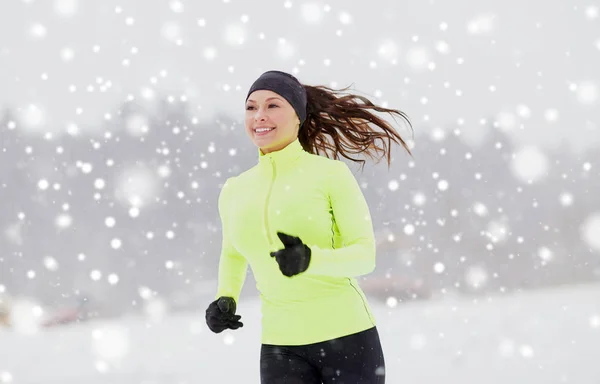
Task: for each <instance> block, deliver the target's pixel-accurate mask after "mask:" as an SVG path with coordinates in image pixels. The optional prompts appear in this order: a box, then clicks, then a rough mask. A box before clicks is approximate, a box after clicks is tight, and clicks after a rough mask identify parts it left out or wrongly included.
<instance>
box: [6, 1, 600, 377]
mask: <svg viewBox="0 0 600 384" xmlns="http://www.w3.org/2000/svg"><path fill="white" fill-rule="evenodd" d="M536 1H537V0H536ZM536 1H534V2H533V3H532V4H528V5H529V6H530V7H531V9H543V12H521V13H520V14H519V13H518V12H517V14H515V12H514V9H513V8H514V7H511V6H510V5H506V4H504V5H503V3H501V2H498V3H497V4H493V5H489V4H488V5H487V6H483V7H480V8H477V9H476V8H473V7H468V6H467V7H458V8H456V7H454V9H449V8H448V9H446V8H447V7H446V6H444V5H443V4H441V3H438V2H416V3H414V4H412V5H411V7H412V8H411V12H409V13H407V12H406V9H403V8H402V7H401V6H398V5H393V4H392V3H390V4H388V5H387V6H385V7H383V6H381V7H380V6H378V5H377V4H374V3H371V2H354V3H353V2H347V3H343V4H342V3H339V4H334V3H326V2H322V1H318V0H314V1H313V0H308V1H296V0H293V1H292V0H284V1H280V2H275V3H273V4H272V5H271V6H269V7H268V11H266V9H264V10H263V9H260V7H247V6H245V5H243V3H241V2H235V1H231V0H223V1H218V2H215V3H214V4H212V5H211V6H210V7H207V6H205V5H204V4H201V3H194V2H186V1H182V0H169V1H166V2H157V3H148V4H147V7H146V8H145V11H144V12H140V11H139V9H138V8H136V7H134V4H133V3H132V2H131V1H122V2H119V3H118V4H112V5H109V6H108V7H107V6H106V4H104V5H103V3H101V2H98V3H97V4H96V3H95V2H89V3H88V2H84V1H81V0H52V1H50V2H48V4H45V2H42V1H40V0H22V1H15V2H12V3H11V4H10V5H8V4H7V5H6V6H5V7H8V8H7V9H8V11H6V12H4V13H5V14H7V15H17V16H19V17H18V18H14V20H16V21H19V20H20V21H19V22H16V21H13V20H12V19H11V17H9V18H7V20H6V23H5V24H6V28H7V30H10V31H11V33H9V34H5V35H6V36H4V37H3V39H2V42H1V43H0V62H2V63H3V64H5V65H4V66H3V71H0V83H1V84H2V89H3V90H4V92H3V93H2V95H0V132H1V135H2V140H1V141H0V176H2V177H0V200H2V201H3V204H2V205H1V208H0V213H1V214H0V248H1V249H2V252H3V253H2V254H0V271H1V272H0V340H2V342H0V384H4V383H21V382H48V383H55V382H61V383H62V382H66V381H68V380H70V378H75V379H76V380H78V381H82V382H90V383H91V382H97V381H99V380H100V381H110V382H115V383H116V382H118V383H125V382H132V381H135V382H145V383H153V382H169V383H170V382H173V383H175V382H177V383H183V382H220V381H223V380H225V381H227V382H229V381H231V382H257V379H258V377H257V374H256V359H255V357H256V350H255V347H256V345H257V344H256V335H258V334H259V332H260V328H259V326H260V321H258V320H260V306H259V303H258V301H257V296H256V291H255V288H254V287H255V285H254V284H253V283H252V282H247V283H246V284H247V285H248V289H249V291H248V295H247V297H244V298H243V300H241V302H240V305H239V307H238V311H239V313H240V314H242V316H243V317H244V320H245V324H246V325H245V327H244V328H243V329H242V330H240V331H237V332H235V333H234V332H229V331H227V332H224V333H222V334H220V335H214V334H212V333H210V332H209V331H208V330H207V328H206V326H205V324H204V319H203V315H202V311H203V310H204V307H205V305H206V304H207V303H208V302H209V301H210V300H212V295H214V288H215V286H216V277H215V276H216V273H215V271H216V269H217V267H218V255H219V252H220V240H219V239H220V237H219V236H220V232H221V228H220V220H219V215H218V212H217V204H216V200H217V197H218V193H219V190H220V188H221V185H222V184H223V182H224V181H225V180H226V178H228V177H230V176H232V175H236V174H239V173H240V172H242V171H243V170H245V169H247V168H249V167H250V166H251V165H252V164H253V163H254V162H255V161H256V151H255V149H253V147H252V145H251V144H249V141H247V137H246V135H245V133H244V121H243V114H244V112H243V99H244V96H245V92H246V90H247V87H248V85H249V84H250V82H251V81H252V79H253V78H255V76H257V75H258V74H259V73H260V72H261V71H263V70H266V69H282V70H287V71H289V72H290V73H293V74H295V75H297V76H298V77H299V78H300V79H301V80H306V82H309V83H321V84H325V85H330V86H332V87H340V88H341V87H345V86H350V88H351V89H354V90H356V91H357V93H361V94H362V95H365V96H367V97H370V98H371V99H372V100H374V101H377V102H378V103H380V104H381V105H383V106H386V107H390V108H392V107H393V108H400V109H401V110H403V111H405V112H407V113H408V115H409V116H410V118H411V121H412V123H413V128H414V136H411V132H409V131H406V130H402V131H399V132H400V133H401V134H402V136H403V137H404V138H405V139H406V141H407V145H408V146H409V147H410V148H411V150H412V152H413V156H412V157H411V156H407V155H406V154H405V153H404V152H400V153H399V152H393V153H392V163H391V165H390V167H389V168H387V167H386V166H385V165H384V164H381V163H380V164H379V166H378V167H377V168H371V166H370V165H367V167H366V168H367V169H366V170H365V171H364V172H360V171H357V172H356V176H357V178H359V179H360V185H361V187H362V190H363V192H364V194H365V197H366V199H367V201H368V203H369V207H370V209H371V213H372V222H373V225H374V232H375V235H376V238H377V256H378V258H377V268H376V270H375V271H374V272H373V273H371V274H369V275H367V276H363V277H360V278H357V280H358V283H359V284H360V285H361V287H364V288H363V289H364V291H365V293H366V295H367V297H368V299H369V303H370V304H371V306H372V307H373V309H374V313H375V316H376V319H377V321H378V324H379V330H380V334H381V335H382V342H383V343H384V344H385V350H386V351H387V352H386V353H387V356H386V359H387V360H389V361H390V362H392V363H393V362H398V363H399V364H400V365H401V366H402V367H403V369H401V370H395V369H388V372H387V374H388V377H389V378H388V380H389V381H390V382H461V381H463V382H464V381H465V377H469V380H471V381H472V382H477V383H480V382H486V383H490V384H496V383H498V384H499V383H504V382H508V381H510V380H511V378H514V377H521V379H522V380H523V381H526V382H529V383H535V384H538V383H549V382H552V380H554V381H555V382H557V383H558V382H561V383H574V382H590V383H591V382H594V381H593V380H595V379H596V378H597V377H599V375H600V371H598V368H597V364H594V360H593V358H590V359H587V358H585V356H598V355H599V354H600V350H599V349H598V346H599V345H600V343H598V336H599V335H600V307H599V306H598V300H597V297H598V294H599V292H598V282H599V280H600V262H599V260H600V257H599V255H600V205H599V201H600V200H599V199H598V198H597V191H598V190H600V184H599V180H600V174H599V173H598V172H599V170H600V157H599V156H598V154H599V153H600V149H599V146H600V134H599V133H598V132H599V121H598V114H597V111H598V103H599V97H600V89H599V86H600V78H599V77H598V75H597V73H596V72H597V71H596V72H594V71H593V70H591V69H590V68H597V67H599V66H600V61H599V60H600V55H599V52H600V37H599V36H598V35H595V34H594V32H593V31H594V30H593V28H595V26H597V23H598V18H599V14H600V8H599V7H598V5H596V4H591V3H590V4H579V5H576V4H574V5H570V6H567V7H564V6H558V5H557V4H553V3H552V2H549V3H548V2H544V3H542V2H540V1H537V2H536ZM4 13H3V14H4ZM414 15H417V16H414ZM440 15H443V16H442V17H440ZM413 16H414V17H413ZM82 25H94V26H95V28H96V32H98V33H90V32H89V31H87V30H86V29H85V28H79V27H80V26H82ZM565 26H568V29H569V32H570V33H572V35H573V36H577V39H576V41H575V40H573V39H565V38H564V37H565V36H563V35H564V31H565V28H564V27H565ZM115 36H118V37H119V38H118V41H117V42H116V43H115V39H114V37H115ZM548 41H552V42H553V43H552V44H548ZM251 275H252V274H251V273H249V280H250V279H251V278H252V277H253V276H252V277H251ZM369 279H371V280H369ZM373 280H375V281H376V282H377V283H378V284H379V285H377V284H372V285H369V284H370V281H373ZM253 295H254V296H253ZM190 311H191V312H190ZM184 312H187V314H186V313H184ZM190 313H191V314H190ZM89 320H93V321H89ZM6 324H8V326H7V325H6ZM58 326H60V327H62V328H61V329H60V331H59V332H52V331H51V330H48V329H47V327H58ZM556 329H560V330H561V331H560V332H556ZM489 335H493V337H488V336H489ZM550 341H551V344H552V345H550V344H548V343H549V342H550ZM199 345H200V346H203V347H202V348H200V347H198V346H199ZM206 346H208V348H207V347H206ZM207 351H208V352H207ZM223 356H229V357H232V358H234V359H235V360H236V361H240V362H242V363H241V364H239V365H238V366H237V367H236V369H235V370H233V371H232V370H230V369H224V368H223V367H224V363H223V364H221V362H223V361H226V360H227V359H222V358H221V357H223ZM32 360H36V361H41V362H43V363H41V364H38V366H36V369H34V370H32V369H29V368H28V367H29V365H28V364H26V362H27V361H32ZM389 366H390V367H393V366H394V365H393V364H391V363H390V364H389ZM429 366H431V367H443V368H444V369H432V370H428V369H425V370H424V369H423V367H429ZM200 371H202V374H198V373H197V372H200ZM224 372H225V373H224ZM379 373H381V372H379ZM223 375H227V377H224V376H223ZM249 377H252V378H253V380H254V381H252V380H248V378H249Z"/></svg>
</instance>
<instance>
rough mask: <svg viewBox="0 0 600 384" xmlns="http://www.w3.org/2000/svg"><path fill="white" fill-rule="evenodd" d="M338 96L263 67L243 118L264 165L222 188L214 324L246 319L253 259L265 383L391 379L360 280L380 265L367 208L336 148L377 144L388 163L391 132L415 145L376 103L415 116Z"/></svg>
mask: <svg viewBox="0 0 600 384" xmlns="http://www.w3.org/2000/svg"><path fill="white" fill-rule="evenodd" d="M337 95H338V92H336V91H333V90H332V89H330V88H326V87H322V86H321V87H313V86H308V85H303V84H301V83H300V82H299V81H298V80H297V79H296V78H295V77H294V76H292V75H290V74H288V73H285V72H280V71H269V72H266V73H264V74H263V75H262V76H261V77H259V78H258V79H257V80H256V81H255V82H254V83H253V84H252V86H251V88H250V90H249V92H248V95H247V99H246V117H245V128H246V133H247V135H248V136H249V137H250V139H251V140H252V142H253V143H254V144H255V145H256V147H257V148H258V164H257V165H256V166H254V167H252V168H251V169H249V170H247V171H245V172H243V173H242V174H240V175H238V176H235V177H230V178H229V179H228V180H227V181H226V183H225V184H224V185H223V188H222V190H221V193H220V196H219V201H218V206H219V214H220V217H221V223H222V249H221V256H220V262H219V276H218V280H219V283H218V287H217V293H216V295H215V300H214V301H213V302H212V303H210V305H209V306H208V308H207V310H206V322H207V324H208V326H209V328H210V329H211V330H212V331H213V332H215V333H220V332H223V331H224V330H226V329H231V330H236V329H239V328H240V327H242V326H243V324H242V322H241V321H240V320H241V316H240V315H238V314H236V308H237V302H238V300H239V296H240V292H241V289H242V286H243V284H244V281H245V277H246V270H247V267H248V265H249V266H250V267H251V269H252V272H253V274H254V276H255V278H256V282H257V288H258V289H259V291H260V293H261V295H260V297H261V301H262V307H261V310H262V315H263V316H262V335H261V341H262V346H261V356H260V375H261V382H262V383H263V384H274V383H282V382H286V383H308V384H311V383H315V384H316V383H332V382H336V383H337V382H344V383H373V384H382V383H384V382H385V360H384V356H383V350H382V347H381V343H380V341H379V333H378V331H377V327H376V323H375V318H374V316H373V313H372V312H371V308H370V305H369V303H368V302H367V299H366V297H365V294H364V293H363V291H362V290H361V289H360V287H359V285H358V283H357V281H356V277H357V276H361V275H366V274H369V273H371V272H372V271H373V269H374V268H375V254H376V252H375V251H376V249H375V236H374V233H373V225H372V222H371V215H370V212H369V207H368V206H367V202H366V200H365V198H364V196H363V194H362V191H361V189H360V186H359V185H358V182H357V181H356V179H355V178H354V176H353V174H352V172H351V171H350V169H349V167H348V166H347V165H346V164H345V163H344V162H342V161H340V160H338V157H339V156H343V157H346V158H348V159H351V160H353V161H357V162H364V160H357V159H354V158H353V157H352V155H354V154H366V155H368V156H371V157H375V155H376V154H381V155H387V158H388V164H389V162H390V155H389V148H388V146H389V145H390V144H391V142H392V141H393V142H395V143H397V144H401V145H402V146H403V147H404V148H406V150H407V151H408V147H407V146H406V144H405V142H404V141H403V140H402V138H401V137H400V135H398V133H397V132H396V131H395V130H394V129H393V128H392V127H391V126H390V125H389V124H388V123H387V122H386V121H385V120H383V119H381V118H380V117H378V116H376V115H375V114H374V113H373V112H371V111H370V110H373V111H377V112H389V113H392V114H397V115H399V116H401V117H402V118H404V119H405V120H406V121H408V119H406V116H405V115H404V114H403V113H402V112H400V111H397V110H392V109H386V108H382V107H379V106H376V105H374V104H372V103H371V102H370V101H369V100H367V99H365V98H362V97H359V96H355V95H343V96H340V97H338V96H337ZM409 124H410V123H409ZM375 127H378V128H380V129H381V130H382V131H377V130H375ZM379 142H381V143H382V144H381V145H378V143H379ZM322 152H324V154H325V155H326V156H319V153H322ZM328 152H330V153H328ZM408 152H409V153H410V151H408ZM329 154H332V155H333V157H334V159H331V158H329Z"/></svg>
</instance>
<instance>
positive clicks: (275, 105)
mask: <svg viewBox="0 0 600 384" xmlns="http://www.w3.org/2000/svg"><path fill="white" fill-rule="evenodd" d="M271 107H275V108H278V107H279V105H277V104H269V108H271Z"/></svg>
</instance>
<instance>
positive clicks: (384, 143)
mask: <svg viewBox="0 0 600 384" xmlns="http://www.w3.org/2000/svg"><path fill="white" fill-rule="evenodd" d="M304 89H306V94H307V99H308V103H307V108H306V109H307V117H306V121H305V122H304V123H303V124H302V127H301V128H300V131H299V134H298V139H299V141H300V144H301V145H302V147H303V148H304V150H305V151H307V152H309V153H313V154H323V155H325V156H326V157H329V158H330V157H333V158H334V159H336V160H337V159H339V158H340V156H343V157H345V158H346V159H349V160H351V161H354V162H357V163H360V164H361V165H362V166H364V163H365V160H364V159H360V158H356V157H354V156H355V155H366V156H367V157H369V158H371V159H375V160H376V161H377V162H379V161H380V160H381V159H382V158H383V157H386V158H387V163H388V167H389V166H390V162H391V156H390V149H391V148H390V147H391V145H392V142H395V143H396V144H398V145H402V146H403V147H404V148H405V149H406V151H407V152H408V153H409V154H410V155H411V156H412V153H411V151H410V149H409V148H408V145H407V144H406V142H405V141H404V140H403V139H402V137H401V136H400V135H399V134H398V132H396V130H395V129H394V128H393V127H392V126H391V125H390V124H389V123H388V122H387V121H386V120H384V119H382V118H381V117H378V116H377V115H376V114H375V113H374V112H373V111H375V112H383V113H389V114H390V115H392V117H394V115H396V116H399V117H400V118H401V119H402V120H404V121H406V123H408V125H409V126H410V127H411V129H412V124H411V123H410V120H409V118H408V116H407V115H406V114H405V113H404V112H402V111H399V110H397V109H388V108H384V107H381V106H378V105H375V104H373V103H372V102H371V101H370V100H369V99H367V98H366V97H363V96H359V95H354V94H350V93H345V92H346V91H347V90H348V88H344V89H340V90H335V89H332V88H329V87H326V86H311V85H304ZM394 120H395V119H394ZM376 128H379V129H380V130H377V129H376ZM378 143H379V145H378Z"/></svg>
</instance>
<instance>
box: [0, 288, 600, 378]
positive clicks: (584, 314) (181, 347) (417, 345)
mask: <svg viewBox="0 0 600 384" xmlns="http://www.w3.org/2000/svg"><path fill="white" fill-rule="evenodd" d="M203 305H204V303H199V306H200V307H202V306H203ZM373 306H374V311H375V315H376V316H377V318H378V321H379V324H378V326H379V329H380V333H381V334H382V342H383V347H384V349H385V352H386V360H387V370H388V381H387V382H388V383H404V384H411V383H444V384H449V383H456V384H459V383H460V384H471V383H473V384H483V383H485V384H496V383H497V384H500V383H507V382H510V383H527V384H553V383H576V384H597V383H600V364H599V362H600V285H585V286H584V285H582V286H571V287H563V288H555V289H549V290H543V291H535V292H526V293H520V294H517V295H504V296H497V297H491V296H490V297H486V298H478V299H474V298H465V297H445V298H443V299H437V300H432V301H428V302H415V303H409V304H403V305H398V306H397V307H395V308H389V307H386V306H384V305H382V304H376V303H375V302H373ZM238 312H239V313H240V314H241V315H242V317H243V320H245V327H244V328H242V329H241V330H240V331H236V332H225V333H223V334H220V335H215V334H212V333H210V332H209V331H208V330H207V328H206V326H205V324H204V319H203V311H199V312H198V313H193V314H177V315H171V316H169V315H167V316H165V317H162V318H160V317H156V318H142V317H127V318H121V319H118V320H116V321H111V322H106V321H103V322H90V323H85V324H77V325H71V326H65V327H62V328H61V327H57V328H55V329H51V330H44V331H43V332H36V333H34V334H24V333H18V332H14V331H11V332H9V331H6V330H2V331H0V383H15V384H34V383H35V384H37V383H44V384H55V383H61V384H71V383H73V384H74V383H86V384H95V383H102V384H110V383H114V384H138V383H139V384H159V383H160V384H171V383H173V384H183V383H249V384H252V383H258V382H259V380H258V356H259V355H258V354H259V348H260V345H259V327H258V324H259V318H260V317H259V316H260V308H259V304H258V301H254V300H253V301H249V300H247V301H246V302H242V303H240V309H239V311H238Z"/></svg>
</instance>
